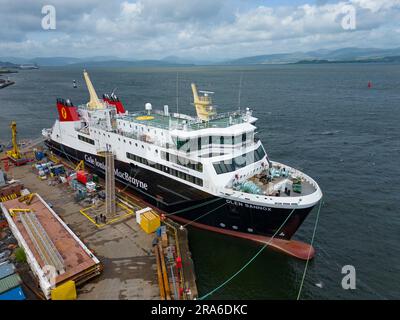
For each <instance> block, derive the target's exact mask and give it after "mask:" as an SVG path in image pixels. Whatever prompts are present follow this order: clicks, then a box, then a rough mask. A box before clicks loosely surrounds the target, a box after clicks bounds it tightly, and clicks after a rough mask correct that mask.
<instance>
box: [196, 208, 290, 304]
mask: <svg viewBox="0 0 400 320" xmlns="http://www.w3.org/2000/svg"><path fill="white" fill-rule="evenodd" d="M294 210H295V209H293V210H292V211H291V212H290V214H289V215H288V216H287V217H286V219H285V221H283V223H282V225H281V226H280V227H279V229H278V230H277V231H276V232H275V233H274V234H273V236H272V237H271V239H270V240H269V241H268V242H267V243H266V244H264V245H263V246H262V248H261V249H260V250H259V251H258V252H257V253H256V254H255V255H254V256H253V257H252V258H251V259H250V260H249V261H247V263H246V264H245V265H244V266H243V267H241V268H240V269H239V270H238V271H237V272H235V273H234V274H233V275H232V276H230V277H229V278H228V279H227V280H225V281H224V282H223V283H221V284H220V285H219V286H218V287H216V288H215V289H213V290H211V291H210V292H209V293H207V294H205V295H204V296H202V297H200V298H199V300H204V299H206V298H208V297H209V296H211V295H212V294H214V293H215V292H217V291H218V290H220V289H221V288H223V287H224V286H225V285H227V284H228V283H229V282H231V281H232V280H233V279H234V278H236V277H237V276H238V275H239V274H240V273H241V272H242V271H243V270H244V269H246V268H247V267H248V266H249V265H250V264H251V263H252V262H253V261H254V260H255V259H256V258H257V257H258V256H259V255H260V254H261V253H262V252H263V251H264V250H265V248H266V247H268V245H269V244H270V243H271V242H272V240H273V239H274V238H275V236H276V235H277V234H278V233H279V232H280V231H281V229H282V227H283V226H284V225H285V223H286V222H287V221H288V220H289V218H290V217H291V216H292V214H293V212H294Z"/></svg>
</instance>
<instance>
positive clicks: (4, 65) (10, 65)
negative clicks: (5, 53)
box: [0, 61, 19, 69]
mask: <svg viewBox="0 0 400 320" xmlns="http://www.w3.org/2000/svg"><path fill="white" fill-rule="evenodd" d="M18 66H19V65H17V64H14V63H11V62H3V61H0V69H2V68H3V69H7V68H18Z"/></svg>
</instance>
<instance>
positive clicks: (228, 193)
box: [42, 71, 322, 240]
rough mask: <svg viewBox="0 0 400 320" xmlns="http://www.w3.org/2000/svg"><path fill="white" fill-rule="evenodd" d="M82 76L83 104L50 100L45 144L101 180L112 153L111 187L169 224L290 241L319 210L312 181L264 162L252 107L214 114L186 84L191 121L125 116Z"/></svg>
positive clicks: (147, 111) (206, 99)
mask: <svg viewBox="0 0 400 320" xmlns="http://www.w3.org/2000/svg"><path fill="white" fill-rule="evenodd" d="M83 75H84V79H85V81H86V85H87V87H88V91H89V95H90V101H89V102H88V103H85V104H82V105H79V106H75V105H74V104H73V103H72V102H71V101H70V100H69V99H67V100H65V99H57V109H58V113H59V118H58V119H57V120H56V121H55V123H54V125H53V127H52V128H50V129H43V131H42V134H43V135H44V136H45V139H46V140H45V144H46V145H47V147H48V148H49V149H51V150H52V151H53V152H54V153H56V154H58V155H60V156H63V157H65V158H68V159H69V160H71V161H80V160H82V159H83V160H84V161H85V164H86V165H87V166H89V167H90V168H91V169H92V170H93V171H95V172H97V173H98V174H100V175H104V169H105V163H104V158H103V157H102V156H101V152H102V151H105V150H106V151H111V152H112V153H113V154H114V156H115V179H116V181H118V182H120V183H122V184H124V185H126V186H128V187H129V188H130V189H131V192H133V193H134V194H136V195H138V196H140V197H141V198H142V199H143V200H144V201H146V202H147V203H149V204H151V205H152V206H154V207H157V208H158V209H159V210H160V211H162V212H164V213H165V214H166V215H168V216H169V217H170V218H172V219H175V220H177V221H179V222H181V223H182V224H186V223H193V224H195V225H196V226H198V227H201V228H204V229H208V230H212V231H216V232H220V233H225V234H229V235H232V236H238V237H243V238H246V237H247V238H251V237H252V236H254V237H259V236H262V237H271V236H273V235H274V236H276V238H278V239H282V240H289V239H291V237H292V236H293V235H294V234H295V232H296V231H297V230H298V229H299V227H300V226H301V224H302V223H303V221H304V220H305V219H306V217H307V215H308V214H309V213H310V211H311V210H312V208H313V207H314V206H315V205H316V204H317V203H318V202H319V201H320V199H321V197H322V192H321V189H320V187H319V186H318V184H317V183H316V182H315V181H314V180H313V179H312V178H311V177H309V176H307V175H306V174H304V173H302V172H300V171H299V170H296V169H294V168H292V167H290V166H288V165H285V164H282V163H279V162H275V161H272V160H270V159H269V158H268V155H267V152H266V151H265V148H264V146H263V144H262V142H261V141H260V140H259V139H258V138H257V137H255V130H256V121H257V118H256V117H254V116H253V112H252V110H250V109H249V108H246V109H245V110H236V111H233V112H229V113H218V112H217V110H216V108H215V107H214V106H213V101H212V100H213V99H212V94H213V93H212V92H208V91H198V90H197V87H196V85H195V84H192V85H191V87H192V91H193V104H194V107H195V110H196V116H189V115H186V114H181V113H174V112H171V111H170V110H169V108H168V106H167V105H165V106H163V107H162V108H161V110H155V109H153V106H152V105H151V104H150V103H146V104H145V106H144V108H143V110H142V111H139V112H134V113H131V112H128V111H127V110H125V108H124V106H123V104H122V102H121V101H120V100H119V99H118V97H117V96H116V95H115V94H114V93H112V94H104V95H103V98H102V99H100V98H99V97H98V95H97V93H96V91H95V89H94V87H93V84H92V82H91V80H90V78H89V75H88V73H87V72H86V71H84V72H83ZM285 220H287V221H285ZM282 225H283V227H282V228H281V226H282Z"/></svg>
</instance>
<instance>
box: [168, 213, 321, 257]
mask: <svg viewBox="0 0 400 320" xmlns="http://www.w3.org/2000/svg"><path fill="white" fill-rule="evenodd" d="M168 218H171V219H172V220H176V221H179V222H181V223H183V224H185V223H190V225H191V226H194V227H197V228H200V229H204V230H208V231H213V232H217V233H221V234H225V235H229V236H232V237H236V238H241V239H246V240H252V241H255V242H258V243H261V244H266V243H268V242H269V241H270V243H269V245H268V247H269V248H270V249H273V250H275V251H278V252H281V253H284V254H287V255H289V256H291V257H295V258H298V259H301V260H307V259H308V255H310V257H309V258H310V259H312V258H313V257H314V255H315V249H314V248H313V247H312V246H311V245H309V244H307V243H304V242H301V241H297V240H283V239H277V238H273V239H272V240H271V238H270V237H266V236H261V235H257V234H249V233H244V232H239V231H233V230H226V229H222V228H217V227H213V226H208V225H205V224H202V223H197V222H191V221H189V220H187V219H185V218H182V217H178V216H176V215H171V216H168ZM310 250H311V251H310Z"/></svg>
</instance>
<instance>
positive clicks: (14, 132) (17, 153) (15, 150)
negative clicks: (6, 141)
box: [7, 121, 22, 160]
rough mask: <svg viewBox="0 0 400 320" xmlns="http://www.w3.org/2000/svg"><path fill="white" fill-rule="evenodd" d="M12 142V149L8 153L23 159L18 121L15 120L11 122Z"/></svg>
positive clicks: (13, 157) (10, 155) (14, 157)
mask: <svg viewBox="0 0 400 320" xmlns="http://www.w3.org/2000/svg"><path fill="white" fill-rule="evenodd" d="M11 143H12V149H11V150H9V151H7V155H8V156H9V157H11V158H12V159H15V160H18V159H21V158H22V157H21V153H20V151H19V147H18V142H17V123H16V122H15V121H13V122H11Z"/></svg>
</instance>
